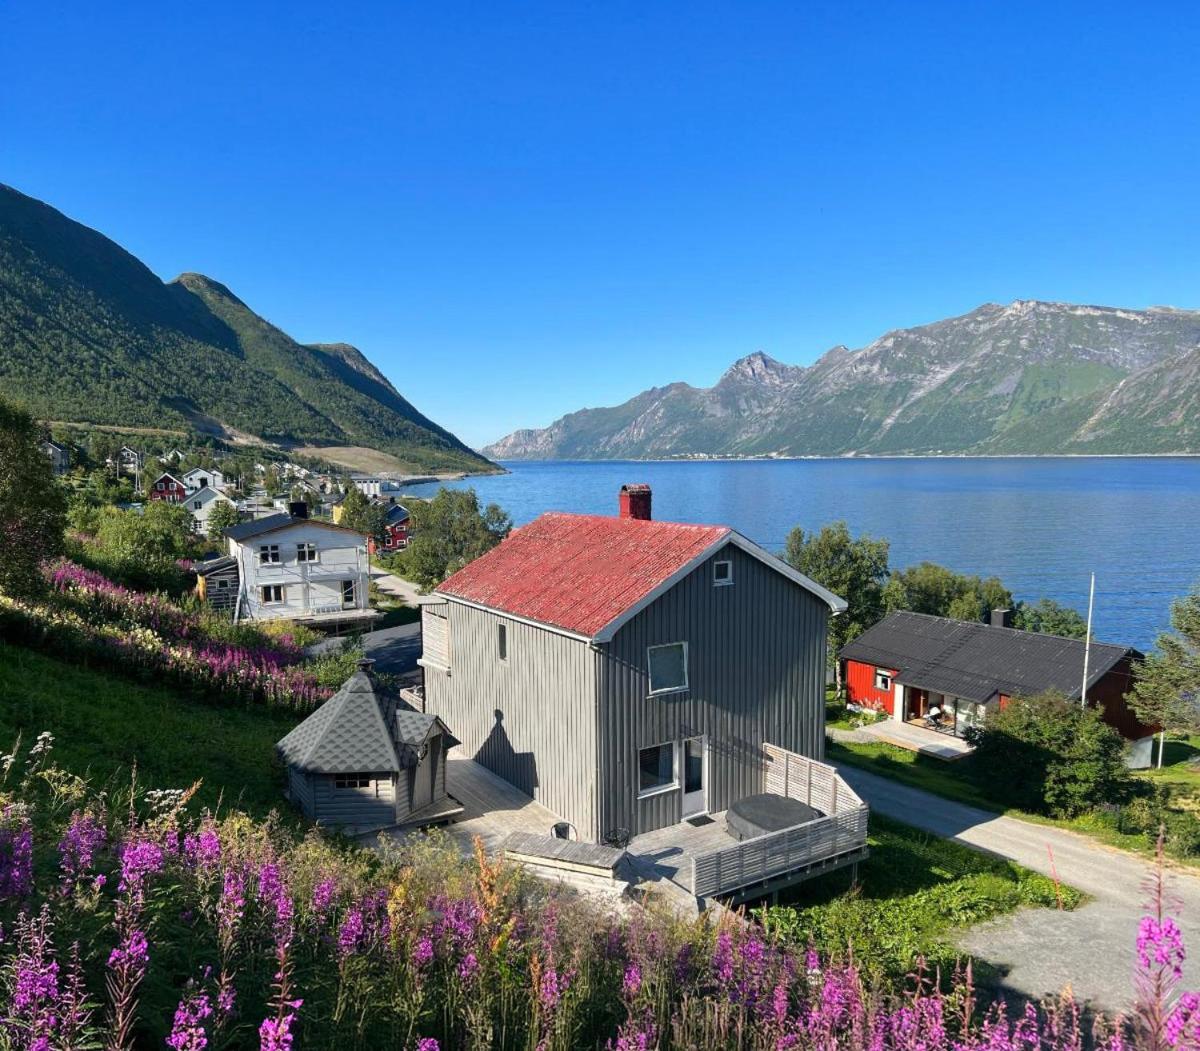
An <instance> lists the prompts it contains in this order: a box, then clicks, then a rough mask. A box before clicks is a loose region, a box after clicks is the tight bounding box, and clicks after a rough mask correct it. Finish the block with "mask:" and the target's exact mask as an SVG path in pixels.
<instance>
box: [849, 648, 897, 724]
mask: <svg viewBox="0 0 1200 1051" xmlns="http://www.w3.org/2000/svg"><path fill="white" fill-rule="evenodd" d="M845 666H846V674H845V677H846V697H847V698H848V699H849V701H850V703H851V704H857V705H861V706H862V707H863V708H873V709H874V710H875V711H877V712H887V714H888V715H891V714H893V711H894V709H895V693H896V684H895V683H893V684H892V688H891V689H890V690H881V689H879V688H878V687H876V685H875V672H876V667H875V665H874V664H865V663H863V662H862V661H846V662H845ZM878 670H879V671H886V672H887V673H888V675H891V676H893V677H894V676H895V674H896V673H895V672H894V671H893V670H891V669H890V668H879V669H878Z"/></svg>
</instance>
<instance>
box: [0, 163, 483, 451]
mask: <svg viewBox="0 0 1200 1051" xmlns="http://www.w3.org/2000/svg"><path fill="white" fill-rule="evenodd" d="M0 391H2V392H4V393H5V394H6V395H8V396H10V397H14V398H17V399H18V400H20V401H21V402H23V403H24V404H25V405H26V406H27V407H28V408H29V409H30V411H32V412H33V413H34V414H35V415H37V416H39V417H40V418H44V419H55V420H62V421H66V422H74V423H89V424H97V425H126V426H131V427H137V426H179V427H183V428H185V429H188V430H193V431H197V430H198V431H207V432H214V431H215V432H217V433H220V434H222V435H224V436H236V437H238V438H239V440H240V439H242V438H244V437H245V436H250V437H252V438H253V439H255V440H258V441H262V442H264V443H267V444H276V445H281V446H283V447H306V448H309V449H310V450H311V449H316V450H319V449H320V448H322V447H329V448H345V447H359V448H366V449H371V450H374V451H377V452H381V453H385V454H388V455H389V456H390V457H393V458H395V460H396V462H397V464H398V465H400V466H403V467H405V468H406V469H407V468H411V469H415V470H417V471H421V472H428V471H469V472H478V471H487V470H492V469H494V465H493V464H491V463H489V462H488V461H487V459H486V458H484V457H482V456H480V455H479V454H478V453H476V452H475V451H474V450H471V449H469V448H468V447H467V446H466V445H465V444H464V443H463V442H462V441H460V440H459V439H458V438H457V437H455V436H454V435H453V434H452V433H451V432H450V431H448V430H446V429H445V428H443V427H441V426H439V425H438V424H437V423H435V422H434V421H432V420H430V419H429V418H428V417H426V416H424V415H423V414H422V413H420V412H419V411H418V410H417V409H416V408H415V407H414V406H413V405H412V404H411V403H410V402H409V401H408V400H407V399H405V398H404V397H403V395H401V394H400V392H399V391H398V390H397V389H396V388H395V386H394V385H393V384H392V383H391V381H389V380H388V379H387V378H386V376H384V374H383V373H382V372H381V371H380V370H379V369H378V368H377V367H376V366H375V365H374V364H373V363H371V362H370V361H369V360H368V359H367V358H366V356H365V355H364V354H363V353H362V352H361V351H359V350H358V349H357V348H355V347H352V346H351V345H350V344H347V343H328V344H326V343H321V344H311V345H308V344H302V343H299V342H297V341H296V340H294V339H292V337H291V336H289V335H288V334H287V333H285V332H284V331H283V330H282V329H280V328H278V327H277V326H275V325H272V324H271V323H270V322H269V321H267V320H266V319H264V318H262V317H260V316H259V315H258V314H256V313H255V312H254V311H253V310H252V309H251V308H250V307H249V306H248V305H247V304H246V303H245V302H244V301H243V300H242V299H240V298H239V297H238V296H237V295H236V294H235V293H234V292H233V291H232V290H231V289H230V288H229V287H228V286H226V285H224V284H222V283H221V282H220V281H217V280H216V279H214V278H211V277H207V276H206V275H203V274H198V273H193V272H186V273H183V274H180V275H179V276H178V277H177V278H175V279H174V280H172V281H166V282H164V281H162V280H161V279H160V278H158V277H157V275H155V274H154V273H153V271H151V270H150V269H149V267H147V266H146V265H145V264H144V263H142V262H141V261H140V260H139V259H137V257H136V256H134V255H133V254H132V253H130V252H128V251H127V250H126V249H124V248H122V247H121V246H120V245H118V244H117V243H116V242H114V241H112V240H111V239H109V238H108V237H106V236H104V235H103V234H101V233H99V232H98V231H96V230H93V229H91V228H90V227H87V226H85V225H83V224H82V223H78V222H76V221H75V220H73V219H70V218H68V217H67V216H65V215H63V214H62V213H61V212H59V211H57V210H56V209H54V208H53V207H51V206H50V205H48V204H45V203H44V202H42V201H38V200H36V199H34V198H32V197H29V196H28V195H26V194H23V193H21V192H20V191H19V190H15V189H13V188H12V187H9V186H5V185H3V184H0ZM314 454H315V455H319V452H318V453H314Z"/></svg>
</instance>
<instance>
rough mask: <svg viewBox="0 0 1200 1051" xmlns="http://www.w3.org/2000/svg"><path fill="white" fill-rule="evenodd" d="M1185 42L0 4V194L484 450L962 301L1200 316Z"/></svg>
mask: <svg viewBox="0 0 1200 1051" xmlns="http://www.w3.org/2000/svg"><path fill="white" fill-rule="evenodd" d="M53 6H57V7H58V10H50V8H51V7H53ZM106 6H109V7H110V9H108V10H104V9H103V8H104V7H106ZM336 6H341V7H344V8H345V9H346V10H344V11H335V10H331V9H332V8H334V7H336ZM1198 23H1200V7H1197V6H1196V5H1190V4H1183V3H1176V4H1164V5H1157V4H1140V5H1136V6H1134V5H1104V4H1096V3H1088V4H1080V5H1075V6H1072V5H1069V4H1053V5H1048V4H1037V5H1032V4H1031V5H1021V4H1015V3H1004V4H983V3H981V4H958V3H949V2H947V3H925V4H920V3H879V4H870V5H856V4H848V3H834V4H829V5H822V4H803V3H802V4H795V3H779V4H765V3H728V4H709V3H687V4H683V3H679V4H672V3H653V4H646V3H644V2H643V3H630V4H620V3H605V4H589V5H583V4H571V3H553V4H538V3H529V4H484V3H478V4H454V3H444V4H419V5H418V4H398V3H388V4H379V5H374V6H373V5H370V4H347V5H332V4H327V3H321V4H305V3H290V4H282V3H281V4H266V3H264V4H237V5H234V4H222V3H207V4H203V5H181V4H164V3H161V2H160V3H154V4H144V5H142V4H137V3H125V4H122V5H111V6H110V5H89V6H86V7H85V6H84V5H47V4H41V3H37V4H35V3H24V2H21V0H12V2H10V3H8V4H6V5H5V14H4V26H3V32H2V33H0V162H2V165H0V180H3V181H5V182H9V183H11V184H12V185H14V186H16V187H17V188H18V189H21V190H23V191H25V192H26V193H30V194H32V195H33V196H35V197H40V198H42V199H43V200H46V201H48V202H49V203H51V204H53V205H55V206H56V207H58V208H60V209H61V210H63V211H65V212H66V213H67V214H68V215H70V216H72V217H74V218H76V219H79V220H80V221H82V222H85V223H87V224H88V225H90V226H94V227H96V228H98V229H100V230H101V231H103V232H104V233H106V234H108V235H109V236H111V237H112V238H114V239H115V240H116V241H117V242H118V243H120V244H122V245H124V246H125V247H126V248H128V249H129V250H130V251H132V252H134V253H135V254H136V255H138V256H139V257H141V258H142V259H143V260H144V261H145V262H146V263H147V264H148V265H149V266H150V267H151V268H152V269H154V270H155V272H157V273H158V274H159V275H160V276H162V277H164V278H168V279H169V278H171V277H174V276H175V275H176V274H177V273H179V272H181V271H184V270H198V271H201V272H203V273H206V274H208V275H210V276H212V277H214V278H216V279H218V280H220V281H222V282H224V283H225V284H227V285H229V286H230V287H231V288H232V289H233V290H234V291H235V292H236V293H237V294H238V295H239V296H241V298H243V299H244V300H246V302H247V303H249V304H250V305H251V306H252V307H253V308H254V309H255V310H257V311H258V312H259V313H261V314H263V315H264V316H266V317H267V318H269V319H270V320H272V321H273V322H275V323H276V324H278V325H280V326H281V327H282V328H284V329H285V330H287V331H288V332H289V333H291V334H292V335H294V336H295V337H297V338H298V339H301V340H304V341H332V340H345V341H348V342H351V343H354V344H355V345H356V346H358V347H360V348H361V349H362V350H363V351H364V352H366V353H367V355H368V356H369V357H371V358H372V359H373V360H374V361H375V362H376V363H377V364H379V365H380V367H381V368H383V370H384V371H385V372H386V373H387V374H388V375H389V376H390V377H391V379H392V380H393V381H394V382H395V383H396V385H397V386H398V387H399V388H400V390H401V391H403V392H404V393H405V394H406V395H407V396H408V397H410V398H411V399H412V400H413V401H414V402H415V403H416V404H417V405H418V406H419V407H420V408H421V409H422V410H423V411H425V412H427V413H428V414H429V415H431V416H433V417H434V418H435V419H437V420H438V421H439V422H441V423H443V424H445V425H446V426H449V427H451V428H452V429H454V430H455V431H457V432H458V433H459V434H460V435H461V436H462V437H463V438H464V439H466V440H467V441H470V442H472V443H475V444H480V443H483V442H485V441H488V440H491V439H494V438H497V437H499V436H500V435H502V434H504V433H505V432H507V431H508V430H511V429H513V428H515V427H518V426H531V425H541V424H545V423H548V422H549V421H550V420H551V419H553V418H554V417H556V416H557V415H560V414H561V413H563V412H566V411H569V410H572V409H575V408H579V407H582V406H585V405H601V404H611V403H615V402H617V401H620V400H623V399H624V398H626V397H628V396H630V395H632V394H634V393H636V392H637V391H639V390H641V389H643V388H645V387H648V386H651V385H654V384H663V383H668V382H671V381H673V380H677V379H684V380H687V381H689V382H692V383H695V384H698V385H707V384H710V383H712V382H713V381H715V380H716V379H717V377H718V376H719V375H720V373H721V372H722V371H723V370H724V368H725V367H726V366H727V365H728V364H729V363H730V362H732V361H733V360H734V359H735V358H738V357H740V356H742V355H743V354H746V353H749V352H751V351H754V350H760V349H761V350H765V351H767V352H768V353H770V354H772V355H774V356H775V357H778V358H780V359H782V360H785V361H789V362H795V363H807V362H809V361H812V360H813V359H814V358H815V357H817V356H818V355H819V354H820V353H821V352H823V351H824V350H826V349H827V348H828V347H830V346H832V345H834V344H837V343H846V344H848V345H850V346H855V347H856V346H861V345H864V344H866V343H868V342H869V341H870V340H872V339H873V338H875V337H876V336H878V335H880V334H881V333H882V332H884V331H886V330H887V329H889V328H895V327H901V326H907V325H912V324H919V323H921V322H925V321H932V320H936V319H938V318H940V317H944V316H949V315H952V314H958V313H963V312H965V311H967V310H970V309H972V308H973V307H975V306H977V305H978V304H979V303H982V302H986V301H989V300H995V301H1002V302H1007V301H1009V300H1011V299H1015V298H1033V297H1036V298H1048V299H1064V300H1077V301H1085V302H1092V303H1106V304H1114V305H1122V306H1135V307H1136V306H1147V305H1151V304H1156V303H1168V304H1172V305H1175V306H1191V307H1196V306H1200V291H1198V289H1200V251H1198V250H1197V245H1198V244H1200V237H1198V236H1197V235H1198V233H1200V229H1198V226H1200V224H1198V220H1200V192H1197V186H1198V185H1200V183H1198V178H1200V163H1198V162H1200V138H1198V130H1200V129H1198V126H1197V125H1198V120H1200V75H1198V74H1197V71H1196V67H1195V53H1194V43H1195V41H1196V39H1198V38H1200V24H1198Z"/></svg>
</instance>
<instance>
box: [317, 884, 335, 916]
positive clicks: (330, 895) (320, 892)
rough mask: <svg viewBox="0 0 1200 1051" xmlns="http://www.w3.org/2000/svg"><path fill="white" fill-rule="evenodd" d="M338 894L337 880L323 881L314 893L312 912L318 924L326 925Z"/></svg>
mask: <svg viewBox="0 0 1200 1051" xmlns="http://www.w3.org/2000/svg"><path fill="white" fill-rule="evenodd" d="M336 894H337V880H333V879H323V880H321V881H320V882H319V883H318V884H317V885H316V886H315V887H313V892H312V912H313V916H314V917H315V918H316V920H317V922H318V923H324V922H325V920H326V918H327V916H328V913H329V908H330V906H331V905H332V904H333V899H334V896H335V895H336Z"/></svg>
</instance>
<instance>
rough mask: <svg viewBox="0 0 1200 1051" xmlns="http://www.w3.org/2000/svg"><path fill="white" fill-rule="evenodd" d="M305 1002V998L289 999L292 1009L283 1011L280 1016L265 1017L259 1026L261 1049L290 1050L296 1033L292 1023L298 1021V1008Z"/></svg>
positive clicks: (273, 1050) (264, 1050)
mask: <svg viewBox="0 0 1200 1051" xmlns="http://www.w3.org/2000/svg"><path fill="white" fill-rule="evenodd" d="M302 1003H304V1001H303V1000H289V1001H287V1006H288V1007H290V1008H292V1010H290V1011H285V1012H283V1013H282V1014H281V1015H280V1016H279V1017H278V1018H264V1019H263V1021H262V1025H260V1026H259V1027H258V1046H259V1049H260V1051H289V1049H290V1048H291V1046H292V1040H293V1039H294V1038H295V1034H294V1033H293V1032H292V1025H293V1023H294V1022H295V1021H296V1011H295V1009H296V1008H299V1007H300V1005H301V1004H302Z"/></svg>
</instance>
